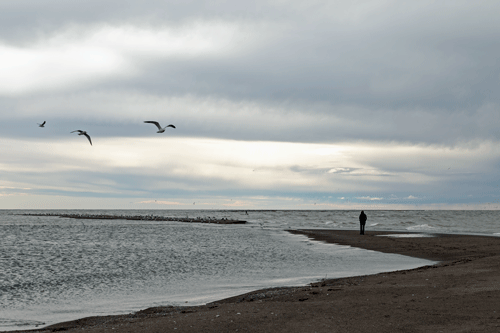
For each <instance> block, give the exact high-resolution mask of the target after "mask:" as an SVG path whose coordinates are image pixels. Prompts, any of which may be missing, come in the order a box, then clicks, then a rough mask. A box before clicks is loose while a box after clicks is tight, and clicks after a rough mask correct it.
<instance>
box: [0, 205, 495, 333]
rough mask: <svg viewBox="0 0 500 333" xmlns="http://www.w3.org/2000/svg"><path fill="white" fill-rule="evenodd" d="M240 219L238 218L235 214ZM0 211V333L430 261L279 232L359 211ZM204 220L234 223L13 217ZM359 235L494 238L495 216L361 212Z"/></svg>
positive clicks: (338, 223) (341, 222) (322, 224)
mask: <svg viewBox="0 0 500 333" xmlns="http://www.w3.org/2000/svg"><path fill="white" fill-rule="evenodd" d="M247 212H248V215H247ZM247 212H246V211H213V210H205V211H204V210H154V211H151V210H148V211H145V210H141V211H133V210H104V211H103V210H84V211H83V210H80V211H79V210H74V211H73V210H64V211H57V210H42V211H36V210H26V211H23V210H0V239H1V242H0V331H8V330H14V329H29V328H34V327H36V326H37V325H38V327H42V326H44V325H49V324H53V323H56V322H61V321H66V320H72V319H77V318H82V317H87V316H91V315H107V314H119V313H128V312H133V311H137V310H140V309H144V308H147V307H151V306H159V305H196V304H203V303H206V302H210V301H214V300H217V299H221V298H225V297H229V296H233V295H237V294H241V293H244V292H248V291H251V290H256V289H260V288H266V287H272V286H288V285H304V284H307V283H309V282H313V281H317V280H318V279H321V278H324V277H328V278H333V277H344V276H353V275H361V274H369V273H377V272H382V271H391V270H398V269H407V268H413V267H418V266H422V265H427V264H431V263H432V262H429V261H426V260H420V259H415V258H410V257H405V256H400V255H391V254H383V253H377V252H374V251H366V250H362V249H355V248H350V247H346V246H338V245H331V244H323V243H319V242H314V241H310V240H308V239H307V238H306V237H304V236H297V235H291V234H290V233H288V232H286V230H287V229H300V228H321V229H357V228H358V220H357V217H358V215H359V211H247ZM23 213H65V214H67V213H80V214H107V215H151V214H153V215H155V216H168V217H186V216H189V217H216V218H224V217H225V218H229V219H240V220H246V221H248V223H247V224H245V225H216V224H191V223H181V222H160V221H158V222H156V221H128V220H78V219H68V218H59V217H36V216H22V215H17V214H23ZM366 213H367V215H368V222H367V227H366V230H367V231H370V230H398V231H400V230H407V231H419V232H426V233H432V232H438V233H466V234H485V235H493V236H500V224H499V222H498V218H499V217H500V212H499V211H366Z"/></svg>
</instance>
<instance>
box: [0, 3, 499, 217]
mask: <svg viewBox="0 0 500 333" xmlns="http://www.w3.org/2000/svg"><path fill="white" fill-rule="evenodd" d="M96 3H97V2H96V1H86V2H84V3H82V2H79V1H68V0H64V1H63V0H51V1H46V2H44V4H43V6H42V5H41V3H40V2H38V1H34V0H16V1H10V0H8V1H2V2H1V3H0V59H1V61H0V73H1V77H2V79H1V80H0V110H1V111H0V151H1V155H0V208H6V209H7V208H147V209H154V208H162V209H164V208H173V209H185V208H194V209H199V208H214V209H224V208H226V209H296V208H298V209H363V208H365V209H399V208H402V209H409V208H417V209H418V208H426V209H448V208H449V209H462V208H467V209H471V208H478V209H498V208H499V207H500V203H499V200H500V189H499V187H498V186H499V185H500V181H499V179H498V174H500V170H499V169H500V163H499V162H500V145H499V142H500V134H499V133H500V132H499V131H498V126H499V125H500V109H499V105H500V100H499V96H500V95H499V94H498V92H499V88H500V84H499V81H500V64H499V63H498V61H497V55H498V53H499V51H500V42H499V41H500V38H499V37H500V36H499V34H500V23H499V21H498V19H497V17H496V13H498V12H499V11H500V4H499V3H498V2H496V1H484V2H482V3H481V6H478V5H477V4H474V3H472V2H469V1H453V2H448V1H442V2H435V1H419V2H408V3H403V2H399V1H335V2H331V1H312V2H308V3H307V4H306V3H304V2H299V1H256V2H252V3H251V4H243V3H233V2H225V1H221V2H217V3H215V4H214V3H212V2H205V1H195V0H193V1H186V2H165V1H156V0H147V1H144V2H141V3H140V5H139V3H136V2H134V1H115V0H104V1H100V2H99V5H96ZM103 8H107V10H103ZM145 120H156V121H158V122H160V124H161V125H162V126H166V125H168V124H175V126H176V128H175V129H173V128H167V130H166V131H165V133H162V134H157V133H156V131H157V129H156V127H155V126H154V125H151V124H144V123H143V121H145ZM42 121H47V124H46V126H45V127H44V128H39V127H38V125H37V123H41V122H42ZM78 129H80V130H85V131H87V132H88V133H89V135H90V136H91V137H92V143H93V145H92V146H91V145H90V144H89V142H88V141H87V139H86V138H85V137H83V136H78V135H76V134H77V133H70V132H71V131H74V130H78Z"/></svg>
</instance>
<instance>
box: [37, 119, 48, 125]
mask: <svg viewBox="0 0 500 333" xmlns="http://www.w3.org/2000/svg"><path fill="white" fill-rule="evenodd" d="M45 123H46V121H45V120H44V121H43V123H41V124H38V123H37V124H38V127H45Z"/></svg>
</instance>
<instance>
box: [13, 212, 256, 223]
mask: <svg viewBox="0 0 500 333" xmlns="http://www.w3.org/2000/svg"><path fill="white" fill-rule="evenodd" d="M19 215H24V216H58V217H63V218H71V219H91V220H135V221H172V222H187V223H214V224H245V223H246V221H240V220H229V219H227V218H221V219H218V218H215V217H167V216H155V215H98V214H97V215H93V214H53V213H45V214H19Z"/></svg>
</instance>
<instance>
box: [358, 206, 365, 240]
mask: <svg viewBox="0 0 500 333" xmlns="http://www.w3.org/2000/svg"><path fill="white" fill-rule="evenodd" d="M365 224H366V214H365V212H364V211H363V210H362V211H361V214H359V234H360V235H364V234H365Z"/></svg>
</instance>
